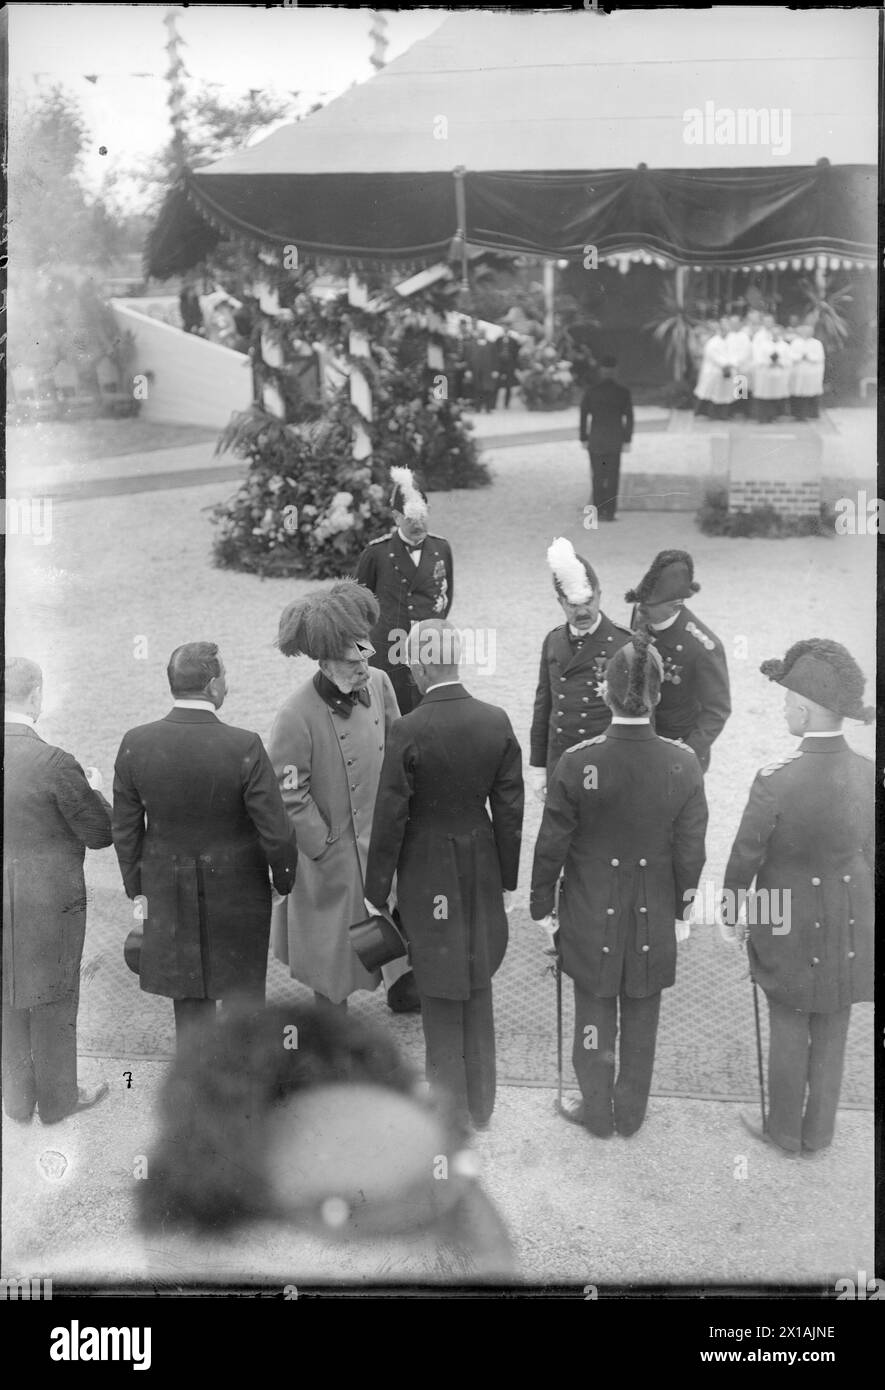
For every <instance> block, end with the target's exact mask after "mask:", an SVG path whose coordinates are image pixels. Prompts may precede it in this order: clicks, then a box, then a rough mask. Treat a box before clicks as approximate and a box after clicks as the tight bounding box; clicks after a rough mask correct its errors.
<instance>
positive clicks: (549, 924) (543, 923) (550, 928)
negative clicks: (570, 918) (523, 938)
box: [535, 912, 559, 941]
mask: <svg viewBox="0 0 885 1390" xmlns="http://www.w3.org/2000/svg"><path fill="white" fill-rule="evenodd" d="M535 925H536V926H538V927H543V929H544V931H545V932H546V933H547V935H548V936H549V937H550V940H551V941H552V940H553V938H554V936H555V935H556V933H557V932H558V931H559V923H558V922H557V920H556V918H555V917H554V916H553V913H552V912H549V913H548V914H547V916H546V917H542V918H541V919H540V921H538V922H536V923H535Z"/></svg>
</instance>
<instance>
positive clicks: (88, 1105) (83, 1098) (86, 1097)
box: [40, 1081, 110, 1125]
mask: <svg viewBox="0 0 885 1390" xmlns="http://www.w3.org/2000/svg"><path fill="white" fill-rule="evenodd" d="M109 1090H110V1087H109V1086H108V1083H107V1082H106V1081H100V1082H99V1083H98V1085H97V1086H93V1088H92V1089H91V1090H89V1089H88V1088H87V1087H86V1086H80V1087H78V1089H77V1104H76V1105H75V1106H74V1108H73V1110H69V1111H68V1112H67V1115H58V1116H56V1118H55V1119H52V1120H44V1119H43V1116H42V1115H41V1116H40V1119H41V1120H42V1121H43V1124H44V1125H57V1124H60V1123H61V1121H62V1120H66V1119H67V1118H68V1115H76V1114H77V1113H78V1112H79V1111H80V1110H91V1109H92V1107H93V1105H98V1102H99V1101H100V1100H104V1098H105V1096H106V1095H107V1094H108V1091H109Z"/></svg>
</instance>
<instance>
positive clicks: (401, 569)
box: [355, 529, 454, 712]
mask: <svg viewBox="0 0 885 1390" xmlns="http://www.w3.org/2000/svg"><path fill="white" fill-rule="evenodd" d="M355 578H356V579H357V580H358V581H359V583H360V584H365V586H366V588H367V589H371V591H372V593H373V594H374V595H375V597H376V598H377V600H378V604H379V606H380V609H381V614H380V617H379V619H378V622H377V623H376V625H375V627H374V628H373V629H372V634H371V638H372V645H373V646H374V648H375V655H374V656H373V657H372V665H373V666H375V667H377V669H378V670H379V671H386V672H387V674H388V675H389V676H390V678H391V680H392V682H393V686H394V689H395V690H396V694H397V699H398V702H399V707H400V709H401V710H402V711H403V712H408V710H409V709H411V708H413V707H414V705H415V704H416V703H417V701H418V694H417V690H416V687H415V685H414V682H413V681H412V677H411V674H410V672H409V668H408V663H406V662H404V661H402V660H395V661H391V659H390V657H391V650H392V644H396V646H395V647H394V648H393V650H394V655H398V653H399V652H403V651H404V644H403V642H402V641H399V642H398V643H397V637H396V635H397V634H405V633H408V631H409V629H410V627H411V626H412V624H413V623H417V622H421V621H422V619H424V618H446V617H448V615H449V610H450V608H451V606H452V598H453V596H454V579H453V573H452V548H451V546H450V545H449V543H448V541H446V540H443V538H442V536H434V535H430V534H428V535H427V536H426V538H425V540H424V544H423V546H422V549H421V560H420V563H419V564H418V565H416V564H415V562H414V561H413V559H412V556H411V552H410V549H409V547H408V546H407V545H406V543H405V541H404V540H403V538H402V536H401V535H400V534H399V530H398V529H396V530H393V531H391V532H390V533H389V534H388V535H386V536H381V537H380V539H378V540H377V541H371V542H370V543H369V545H367V546H366V549H365V550H364V551H363V553H362V555H361V556H360V558H359V561H358V562H357V567H356V575H355ZM391 634H393V636H392V635H391ZM407 697H408V698H407Z"/></svg>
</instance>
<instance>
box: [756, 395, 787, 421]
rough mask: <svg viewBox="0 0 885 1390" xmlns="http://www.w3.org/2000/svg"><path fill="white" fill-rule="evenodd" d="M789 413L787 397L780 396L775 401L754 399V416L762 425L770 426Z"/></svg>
mask: <svg viewBox="0 0 885 1390" xmlns="http://www.w3.org/2000/svg"><path fill="white" fill-rule="evenodd" d="M786 411H787V397H786V396H780V397H777V398H776V399H774V400H768V399H766V400H759V399H757V398H756V397H755V396H754V398H753V414H754V417H755V418H756V419H757V420H758V421H759V423H760V425H770V424H771V422H772V420H777V419H778V418H779V417H780V416H781V415H785V414H786Z"/></svg>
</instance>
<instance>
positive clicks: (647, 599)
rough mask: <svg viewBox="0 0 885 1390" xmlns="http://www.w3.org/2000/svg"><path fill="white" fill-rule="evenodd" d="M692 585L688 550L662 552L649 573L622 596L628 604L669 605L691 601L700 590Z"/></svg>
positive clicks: (691, 567) (691, 569) (692, 573)
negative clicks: (683, 600)
mask: <svg viewBox="0 0 885 1390" xmlns="http://www.w3.org/2000/svg"><path fill="white" fill-rule="evenodd" d="M700 587H701V586H700V584H696V583H695V578H694V561H693V560H692V558H691V556H690V555H689V553H688V551H687V550H661V551H659V553H658V554H657V555H656V556H655V558H654V559H653V560H652V562H651V566H650V568H649V570H648V573H647V574H645V575H643V577H642V579H641V580H640V581H639V583H638V584H637V585H636V588H635V589H628V590H627V592H626V594H625V595H624V597H625V599H626V600H627V602H628V603H669V602H670V601H671V600H672V599H677V598H682V599H684V598H690V597H691V595H692V594H696V593H697V592H698V590H699V589H700Z"/></svg>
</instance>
